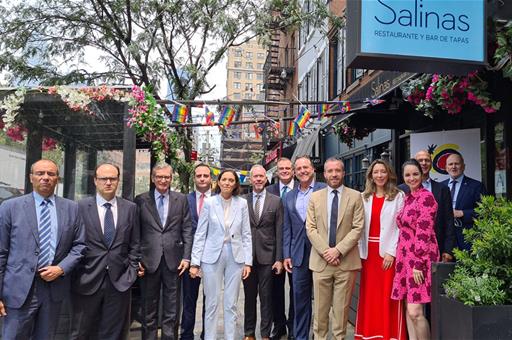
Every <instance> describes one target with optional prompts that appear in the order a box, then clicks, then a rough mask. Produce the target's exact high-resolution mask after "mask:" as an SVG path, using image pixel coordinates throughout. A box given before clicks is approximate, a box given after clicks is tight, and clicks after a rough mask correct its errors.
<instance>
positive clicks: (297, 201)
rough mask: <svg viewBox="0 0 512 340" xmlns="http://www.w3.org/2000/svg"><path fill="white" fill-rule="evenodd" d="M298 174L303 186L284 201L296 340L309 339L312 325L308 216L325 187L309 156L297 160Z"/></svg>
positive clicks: (285, 245) (286, 263)
mask: <svg viewBox="0 0 512 340" xmlns="http://www.w3.org/2000/svg"><path fill="white" fill-rule="evenodd" d="M295 174H296V176H297V179H298V180H299V186H298V187H297V188H296V189H293V190H292V191H291V192H289V193H288V194H286V197H285V198H284V202H283V204H284V224H283V258H284V260H283V265H284V269H285V270H286V271H287V272H289V273H292V282H293V299H294V300H293V301H294V308H295V314H294V324H293V335H294V337H295V339H298V340H307V339H309V328H310V325H311V292H312V287H313V278H312V273H311V270H310V269H309V256H310V253H311V242H310V241H309V239H308V237H307V235H306V226H305V225H306V213H307V208H308V204H309V199H310V198H311V193H312V192H314V191H317V190H320V189H323V188H325V186H326V185H325V184H324V183H317V182H315V168H314V167H313V163H312V162H311V159H309V157H307V156H304V157H299V158H297V159H296V160H295Z"/></svg>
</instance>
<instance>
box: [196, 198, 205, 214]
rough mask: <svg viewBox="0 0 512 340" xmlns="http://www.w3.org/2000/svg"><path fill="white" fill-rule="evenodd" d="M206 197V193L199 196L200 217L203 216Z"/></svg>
mask: <svg viewBox="0 0 512 340" xmlns="http://www.w3.org/2000/svg"><path fill="white" fill-rule="evenodd" d="M204 196H205V195H204V193H202V194H201V195H200V196H199V209H198V212H197V214H198V215H200V214H201V210H203V204H204Z"/></svg>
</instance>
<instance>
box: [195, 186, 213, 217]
mask: <svg viewBox="0 0 512 340" xmlns="http://www.w3.org/2000/svg"><path fill="white" fill-rule="evenodd" d="M201 194H202V193H201V192H199V191H197V190H196V209H197V216H199V199H200V198H201ZM211 195H212V191H211V190H208V191H207V192H205V193H204V199H205V200H206V199H207V198H208V197H210V196H211ZM203 204H204V203H203ZM203 208H204V205H203Z"/></svg>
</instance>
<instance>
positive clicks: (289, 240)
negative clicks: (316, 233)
mask: <svg viewBox="0 0 512 340" xmlns="http://www.w3.org/2000/svg"><path fill="white" fill-rule="evenodd" d="M325 186H326V185H325V183H321V182H315V184H314V186H313V192H315V191H318V190H320V189H323V188H325ZM298 192H299V188H298V187H297V188H295V189H293V190H292V191H290V192H288V193H287V194H286V196H285V197H284V200H283V205H284V224H283V258H285V259H287V258H291V259H292V265H293V266H301V265H302V261H303V260H304V256H305V253H309V251H310V249H311V242H309V239H308V237H307V235H306V228H305V226H306V221H304V220H303V219H302V218H301V217H300V215H299V212H298V211H297V208H296V207H295V203H296V202H297V193H298Z"/></svg>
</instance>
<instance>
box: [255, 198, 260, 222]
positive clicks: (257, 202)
mask: <svg viewBox="0 0 512 340" xmlns="http://www.w3.org/2000/svg"><path fill="white" fill-rule="evenodd" d="M260 197H261V195H260V194H256V203H254V217H255V218H256V223H258V222H259V221H260Z"/></svg>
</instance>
